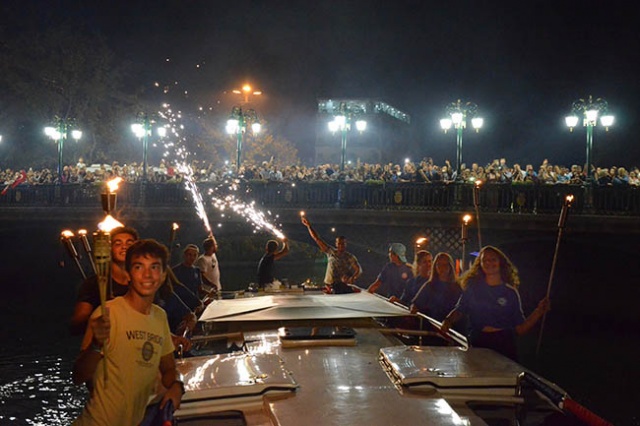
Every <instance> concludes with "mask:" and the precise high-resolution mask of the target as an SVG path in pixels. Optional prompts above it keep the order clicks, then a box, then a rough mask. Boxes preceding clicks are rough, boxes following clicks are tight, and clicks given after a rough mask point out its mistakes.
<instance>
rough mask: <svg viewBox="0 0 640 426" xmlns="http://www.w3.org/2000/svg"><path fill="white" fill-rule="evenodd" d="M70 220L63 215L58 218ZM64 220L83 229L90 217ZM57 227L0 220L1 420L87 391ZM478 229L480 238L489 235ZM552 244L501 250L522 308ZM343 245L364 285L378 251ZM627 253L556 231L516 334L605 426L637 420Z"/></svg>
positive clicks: (48, 416) (302, 251) (639, 294)
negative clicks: (533, 323)
mask: <svg viewBox="0 0 640 426" xmlns="http://www.w3.org/2000/svg"><path fill="white" fill-rule="evenodd" d="M64 225H66V224H62V226H64ZM71 225H72V219H70V223H69V224H68V225H67V226H71ZM73 225H74V226H75V229H77V228H78V227H79V226H85V227H88V228H89V229H91V224H73ZM132 225H134V226H137V227H138V229H139V231H141V234H142V235H143V236H144V237H155V238H158V239H160V240H163V239H164V237H165V236H166V235H165V234H168V231H167V229H169V228H168V227H166V226H162V227H154V226H145V224H132ZM62 226H61V225H60V224H45V223H44V222H42V223H38V224H33V225H29V224H20V223H18V224H12V225H11V226H6V225H5V226H4V227H3V228H2V229H0V253H2V271H1V277H2V278H1V280H0V283H1V284H0V285H1V287H2V295H3V297H2V298H0V321H1V323H2V327H0V342H1V345H0V424H1V425H65V424H69V423H70V422H71V421H72V419H73V418H75V416H76V415H77V414H78V413H79V411H80V410H81V408H82V406H83V404H84V400H85V398H86V396H87V395H86V392H85V390H84V389H83V388H82V387H76V386H74V385H73V384H72V383H71V375H70V368H71V364H72V362H73V359H74V357H75V355H76V354H77V350H78V347H79V343H80V342H79V338H73V337H70V336H69V335H68V333H67V328H66V327H67V321H68V318H69V316H70V314H71V310H72V307H73V302H74V299H75V294H76V289H77V286H78V285H79V283H80V276H79V274H78V272H77V270H76V269H75V267H74V266H73V264H72V263H71V260H70V259H69V258H68V256H66V255H65V253H64V251H63V249H62V245H61V244H60V243H59V241H58V237H59V233H60V231H61V230H62V229H63V228H62ZM181 233H182V239H183V241H184V242H185V243H187V242H196V243H197V242H200V241H201V239H202V235H201V234H202V232H201V230H200V227H199V225H198V224H195V223H194V224H193V229H191V230H189V229H181ZM263 237H264V238H261V237H260V236H258V237H257V238H253V239H249V238H247V241H245V242H244V243H243V244H238V245H237V247H236V248H235V249H234V250H235V252H234V253H225V252H224V251H222V252H221V254H220V262H221V266H222V268H221V269H222V270H221V272H222V277H223V285H225V286H226V288H228V289H239V288H243V286H244V285H245V284H246V283H247V282H249V281H251V280H253V277H254V273H255V265H256V264H257V260H258V259H259V254H260V250H261V245H262V244H264V242H265V241H266V240H267V239H268V238H269V237H268V236H266V235H265V236H263ZM483 238H484V239H485V240H486V241H488V242H490V241H491V236H490V234H486V235H483ZM220 240H221V241H225V236H224V235H221V237H220ZM309 242H310V241H305V244H296V243H295V242H294V244H293V247H294V248H295V250H296V252H297V253H299V254H296V253H294V251H293V250H292V253H291V255H290V256H288V257H287V258H285V259H284V260H282V261H281V262H280V263H279V265H278V266H279V268H280V274H279V276H281V277H287V278H289V279H290V280H291V281H302V280H304V279H306V278H312V279H315V280H316V281H320V280H321V279H322V276H323V265H322V264H318V263H316V262H315V261H314V256H313V255H314V254H315V253H316V251H315V248H314V246H311V245H308V244H307V243H309ZM256 245H257V246H258V247H257V248H256V247H255V246H256ZM554 247H555V236H553V235H546V236H541V237H540V238H539V239H531V238H529V239H528V240H527V241H522V242H518V243H512V244H510V245H508V246H503V247H502V248H503V249H504V250H505V251H506V252H507V253H508V254H509V255H510V256H511V258H512V260H513V261H514V263H515V264H516V265H517V266H518V267H519V269H520V272H521V276H522V280H523V283H522V286H521V294H522V299H523V304H524V309H525V313H528V312H530V311H531V310H532V309H533V308H534V307H535V304H536V303H537V301H538V300H539V299H540V298H541V297H542V296H543V295H544V293H545V291H546V287H547V283H548V279H549V270H550V265H551V260H552V255H553V249H554ZM352 248H353V252H354V253H355V254H356V255H357V256H358V258H359V259H360V261H361V263H362V264H363V267H364V269H365V276H364V277H363V279H362V280H361V284H362V285H366V284H368V283H370V282H371V281H373V279H374V278H375V275H376V273H377V272H378V271H379V270H380V268H381V267H382V265H383V264H384V262H385V256H384V253H378V254H376V253H375V252H374V251H369V250H367V249H366V248H363V247H358V246H354V247H352ZM639 255H640V247H639V244H638V241H637V239H633V238H629V237H627V236H606V237H605V236H602V235H600V236H587V235H582V236H572V235H568V236H565V237H564V238H563V241H562V245H561V250H560V253H559V259H558V265H557V269H556V273H555V279H554V282H553V290H552V311H551V312H550V314H549V316H548V317H547V321H546V324H545V329H544V335H543V340H542V348H541V352H540V355H539V356H536V354H535V347H536V342H537V331H536V333H532V334H531V335H528V336H524V337H522V338H521V340H520V342H519V343H520V355H521V361H522V363H523V364H525V365H526V366H527V367H529V368H530V369H532V370H533V371H535V372H537V373H539V374H541V375H543V376H545V377H547V378H548V379H550V380H552V381H554V382H555V383H557V384H558V385H560V386H561V387H562V388H564V389H565V390H566V391H567V392H568V393H569V395H571V397H572V398H573V399H575V400H576V401H578V402H579V403H581V404H583V405H585V406H586V407H588V408H589V409H591V410H592V411H594V412H595V413H596V414H598V415H600V416H602V417H604V418H606V419H607V420H609V421H611V422H613V423H614V424H616V425H640V416H639V415H638V412H639V411H640V410H639V409H638V405H639V403H640V391H639V390H638V389H639V387H640V368H638V367H637V365H638V356H639V351H638V350H637V349H636V344H637V342H638V341H639V337H640V331H639V330H640V315H639V314H638V302H639V301H640V262H638V258H639ZM177 257H178V256H177V254H176V256H175V257H174V259H176V260H177ZM61 259H64V260H65V261H66V266H65V267H63V268H62V267H60V266H59V265H58V262H59V261H60V260H61Z"/></svg>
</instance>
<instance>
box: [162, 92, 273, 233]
mask: <svg viewBox="0 0 640 426" xmlns="http://www.w3.org/2000/svg"><path fill="white" fill-rule="evenodd" d="M163 108H164V109H163V110H162V111H159V112H158V114H159V116H160V117H162V118H164V119H166V120H167V121H168V122H169V124H168V125H167V126H166V127H167V129H168V130H169V132H170V135H169V138H167V142H166V143H165V145H164V147H165V149H166V151H165V153H164V154H163V155H164V157H169V156H170V155H173V156H175V157H176V159H175V165H176V170H177V171H178V172H179V173H181V174H182V175H183V177H184V185H185V188H186V189H187V190H188V191H189V193H190V194H191V198H192V200H193V202H194V205H195V209H196V214H197V215H198V217H199V218H200V219H201V220H202V223H203V225H204V227H205V229H206V231H207V233H208V234H209V236H213V231H212V228H211V224H210V222H209V218H208V216H207V211H206V208H205V203H204V199H203V196H202V193H201V192H200V190H199V189H198V187H197V185H196V182H195V178H194V172H193V168H192V167H191V165H189V162H188V158H189V155H190V154H189V152H188V151H187V150H186V149H185V148H184V146H182V145H183V143H184V142H186V138H185V137H183V136H182V135H181V130H182V129H183V128H184V126H183V125H180V124H178V120H179V119H180V118H181V113H180V112H178V113H174V112H173V111H172V110H171V108H170V105H169V104H164V105H163ZM173 139H175V140H177V141H178V143H177V144H176V143H174V142H172V141H171V140H173ZM222 185H228V186H227V190H228V191H231V192H237V191H238V189H239V185H238V181H237V180H233V179H230V178H227V180H226V181H225V182H223V184H222ZM222 185H220V186H219V187H218V188H216V192H218V191H222V190H223V188H222ZM213 192H214V191H213V190H211V189H210V190H209V193H208V196H209V197H210V202H211V203H212V204H213V205H214V207H215V208H217V209H218V210H219V211H220V212H221V213H222V212H224V211H225V210H226V209H230V210H231V211H233V212H234V213H235V214H238V215H240V216H242V217H243V218H245V219H246V220H247V222H250V223H252V224H253V226H254V232H257V231H258V230H264V231H267V232H270V233H272V234H273V235H275V236H276V237H277V238H280V239H282V238H285V236H284V234H283V233H282V231H280V230H279V229H278V227H277V226H276V225H274V224H272V223H271V222H269V220H268V219H267V217H266V216H265V214H264V213H263V212H261V211H259V210H258V209H257V208H256V207H255V203H254V202H249V203H246V202H244V201H241V200H239V199H238V198H236V196H235V195H233V194H228V195H221V196H218V195H214V194H213Z"/></svg>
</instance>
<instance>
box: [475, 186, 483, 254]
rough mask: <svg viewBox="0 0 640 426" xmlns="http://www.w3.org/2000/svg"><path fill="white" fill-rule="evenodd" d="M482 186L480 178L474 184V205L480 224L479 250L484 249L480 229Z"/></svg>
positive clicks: (477, 220)
mask: <svg viewBox="0 0 640 426" xmlns="http://www.w3.org/2000/svg"><path fill="white" fill-rule="evenodd" d="M481 186H482V181H481V180H480V179H478V180H476V183H475V184H474V185H473V205H474V206H475V208H476V222H477V224H478V251H480V250H482V232H481V230H480V187H481Z"/></svg>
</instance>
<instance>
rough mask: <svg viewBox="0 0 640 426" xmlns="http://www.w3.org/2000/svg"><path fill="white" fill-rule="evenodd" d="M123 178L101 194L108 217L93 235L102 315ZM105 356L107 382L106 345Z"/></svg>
mask: <svg viewBox="0 0 640 426" xmlns="http://www.w3.org/2000/svg"><path fill="white" fill-rule="evenodd" d="M121 181H122V178H121V177H116V178H114V179H111V180H110V181H108V182H107V185H106V186H107V191H106V192H105V193H102V194H101V200H102V209H103V210H104V211H105V213H106V214H107V216H106V217H105V218H104V220H103V221H102V222H100V223H99V224H98V230H97V231H96V232H94V233H93V265H94V266H95V269H96V276H97V277H98V288H99V292H100V307H101V308H102V314H103V315H104V313H105V312H106V302H107V284H108V281H109V275H110V273H111V234H110V233H111V230H112V229H114V228H116V227H118V226H122V224H121V223H120V222H118V221H117V220H116V219H114V218H113V217H112V216H111V214H110V213H111V211H112V210H113V209H114V208H115V206H116V193H115V191H116V190H117V189H118V184H119V183H120V182H121ZM102 354H103V356H104V360H103V364H102V365H103V366H104V381H105V383H106V382H107V352H106V345H104V346H103V347H102Z"/></svg>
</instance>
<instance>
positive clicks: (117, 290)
mask: <svg viewBox="0 0 640 426" xmlns="http://www.w3.org/2000/svg"><path fill="white" fill-rule="evenodd" d="M110 234H111V271H110V276H109V281H108V285H107V299H113V298H114V297H118V296H124V294H125V293H126V292H127V290H128V289H129V274H128V273H127V271H126V270H125V266H124V263H125V256H126V253H127V249H128V248H129V246H131V245H132V244H133V243H134V242H136V241H137V240H138V238H139V237H138V231H136V230H135V229H133V228H131V227H128V226H120V227H117V228H114V229H113V230H111V233H110ZM99 305H100V291H99V286H98V277H97V276H92V277H89V278H88V279H86V280H85V281H84V282H83V283H82V286H81V287H80V290H79V291H78V297H77V299H76V304H75V307H74V309H73V316H72V317H71V324H70V327H69V328H70V330H71V334H73V335H80V334H82V333H84V331H85V330H86V328H87V321H88V320H89V316H90V315H91V313H92V312H93V311H94V309H96V308H97V307H98V306H99Z"/></svg>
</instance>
